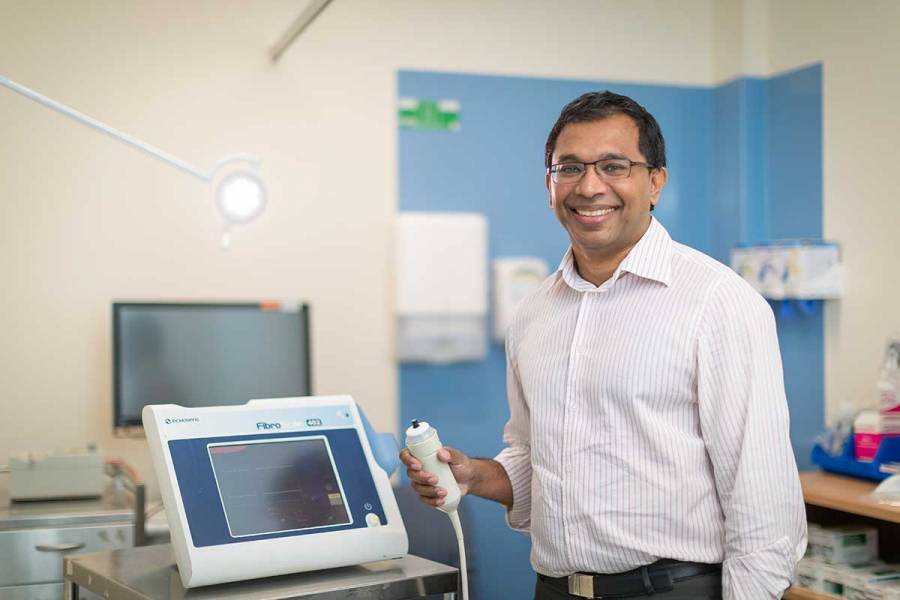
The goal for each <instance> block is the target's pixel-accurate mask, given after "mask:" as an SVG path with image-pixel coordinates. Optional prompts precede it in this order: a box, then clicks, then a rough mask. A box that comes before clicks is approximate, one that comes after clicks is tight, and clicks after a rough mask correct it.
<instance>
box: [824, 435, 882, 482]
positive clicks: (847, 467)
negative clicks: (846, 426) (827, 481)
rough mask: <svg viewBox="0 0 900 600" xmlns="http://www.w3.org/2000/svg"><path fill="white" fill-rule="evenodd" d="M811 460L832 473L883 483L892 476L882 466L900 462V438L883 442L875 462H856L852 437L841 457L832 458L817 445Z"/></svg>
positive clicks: (848, 440)
mask: <svg viewBox="0 0 900 600" xmlns="http://www.w3.org/2000/svg"><path fill="white" fill-rule="evenodd" d="M810 460H812V462H813V463H814V464H817V465H819V466H820V467H822V469H824V470H825V471H830V472H831V473H840V474H841V475H849V476H850V477H859V478H861V479H870V480H872V481H883V480H885V479H887V478H888V477H890V476H891V474H890V473H883V472H882V471H881V468H880V467H881V465H882V464H885V463H889V462H900V437H894V438H887V439H885V440H882V442H881V446H879V447H878V453H877V454H876V455H875V460H873V461H872V462H860V461H858V460H856V449H855V447H854V445H853V436H852V435H851V436H850V437H848V438H847V441H846V442H844V451H843V452H842V453H841V455H840V456H831V455H830V454H828V453H827V452H825V451H824V450H823V449H822V448H821V447H820V446H819V445H818V444H816V445H815V446H813V449H812V455H811V456H810Z"/></svg>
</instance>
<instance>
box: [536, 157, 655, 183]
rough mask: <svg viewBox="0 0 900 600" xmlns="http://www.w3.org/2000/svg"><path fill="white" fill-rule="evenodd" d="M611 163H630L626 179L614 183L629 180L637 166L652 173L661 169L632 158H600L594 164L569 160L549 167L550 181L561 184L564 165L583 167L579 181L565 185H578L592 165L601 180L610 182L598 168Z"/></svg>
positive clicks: (617, 179) (620, 178)
mask: <svg viewBox="0 0 900 600" xmlns="http://www.w3.org/2000/svg"><path fill="white" fill-rule="evenodd" d="M610 161H619V162H623V163H624V162H627V163H628V173H626V174H625V176H624V177H619V178H616V179H613V180H612V181H619V180H622V179H628V178H629V177H631V169H632V167H634V166H635V165H637V166H639V167H647V170H648V171H652V170H654V169H658V168H659V167H657V166H656V165H651V164H650V163H646V162H639V161H636V160H631V159H630V158H599V159H597V160H595V161H594V162H578V161H575V160H567V161H565V162H560V163H556V164H553V165H550V166H549V167H547V175H549V176H550V179H551V180H552V181H553V183H557V184H558V183H559V167H560V166H562V165H582V166H583V167H584V171H582V172H581V176H580V177H579V178H578V179H573V180H572V181H567V182H565V183H576V182H578V181H581V180H582V178H583V177H584V174H585V173H587V168H588V165H591V166H593V167H594V172H595V173H597V176H598V177H599V178H600V179H602V180H603V181H609V180H608V179H606V177H605V176H604V175H603V172H602V171H601V170H600V169H599V168H597V165H598V164H600V163H602V162H610Z"/></svg>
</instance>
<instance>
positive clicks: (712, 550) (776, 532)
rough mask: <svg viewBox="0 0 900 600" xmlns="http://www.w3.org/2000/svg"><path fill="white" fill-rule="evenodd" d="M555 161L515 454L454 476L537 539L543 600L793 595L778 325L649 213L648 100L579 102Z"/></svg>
mask: <svg viewBox="0 0 900 600" xmlns="http://www.w3.org/2000/svg"><path fill="white" fill-rule="evenodd" d="M545 162H546V167H547V176H546V185H547V190H548V192H549V194H550V207H551V209H552V210H553V211H554V212H555V214H556V217H557V219H559V221H560V223H562V225H563V227H565V229H566V231H567V232H568V233H569V237H570V239H571V247H570V249H569V251H568V252H567V253H566V255H565V257H564V258H563V261H562V263H561V264H560V267H559V270H558V271H557V272H556V273H554V274H553V275H551V276H550V277H549V278H548V279H547V280H545V281H544V283H543V284H542V286H541V287H540V289H539V290H537V291H536V292H535V293H533V294H532V295H530V296H529V297H528V298H526V299H525V300H524V301H523V302H522V304H521V306H520V308H519V310H518V312H517V314H516V317H515V319H514V322H513V324H512V326H511V328H510V330H509V333H508V336H507V364H508V391H509V405H510V419H509V422H508V423H507V425H506V428H505V431H504V436H503V439H504V442H505V443H506V448H505V449H504V450H503V451H502V452H501V453H500V454H499V455H498V456H497V457H496V458H495V459H494V460H489V459H472V458H468V457H467V456H465V455H464V454H462V453H461V452H459V451H457V450H453V449H450V448H444V449H442V450H441V451H440V452H439V456H440V457H441V460H443V461H445V462H448V463H450V466H451V469H452V471H453V473H454V476H455V477H456V479H457V481H458V482H459V484H460V489H461V491H462V492H463V493H470V494H475V495H478V496H482V497H485V498H489V499H492V500H495V501H497V502H500V503H502V504H504V505H505V506H506V508H507V519H508V522H509V524H510V526H511V527H513V528H515V529H519V530H522V531H526V532H530V534H531V538H532V552H531V562H532V565H533V567H534V569H535V571H536V572H537V573H538V581H537V584H536V589H535V598H536V599H537V600H546V599H568V598H585V597H586V598H592V597H598V598H599V597H603V598H615V597H639V596H653V597H654V598H660V599H673V598H726V599H745V598H746V599H749V600H759V599H764V598H779V597H781V594H782V592H783V591H784V590H785V589H786V588H788V587H789V586H790V583H791V580H792V578H793V575H794V572H795V568H796V564H797V562H798V561H799V559H800V557H801V556H802V555H803V552H804V550H805V547H806V520H805V511H804V506H803V499H802V495H801V491H800V485H799V479H798V477H797V467H796V464H795V462H794V458H793V453H792V451H791V445H790V440H789V436H788V412H787V405H786V401H785V395H784V385H783V380H782V371H781V358H780V352H779V349H778V340H777V337H776V332H775V322H774V318H773V315H772V311H771V310H770V308H769V306H768V304H766V302H765V300H763V299H762V298H761V297H760V296H759V295H758V294H757V293H756V292H754V291H753V289H752V288H751V287H750V286H749V285H748V284H746V283H745V282H744V281H743V280H742V279H741V278H740V277H738V276H737V275H736V274H735V273H734V272H732V271H731V270H730V269H729V268H727V267H725V266H724V265H722V264H720V263H718V262H716V261H714V260H712V259H711V258H709V257H707V256H705V255H703V254H701V253H700V252H698V251H696V250H693V249H691V248H688V247H686V246H683V245H681V244H678V243H676V242H674V241H672V239H671V238H670V237H669V235H668V233H667V232H666V230H665V228H663V226H662V225H661V224H660V223H659V222H658V221H656V220H655V219H654V218H653V217H652V216H651V214H650V212H651V211H652V210H653V208H654V206H655V205H656V203H657V202H658V201H659V198H660V192H661V191H662V189H663V186H665V184H666V180H667V177H668V172H667V170H666V157H665V145H664V141H663V137H662V133H661V132H660V129H659V125H658V124H657V122H656V120H655V119H654V118H653V116H652V115H650V114H649V113H648V112H647V111H646V110H645V109H644V108H643V107H641V106H640V105H638V104H637V103H636V102H634V101H633V100H632V99H630V98H627V97H625V96H620V95H617V94H613V93H610V92H603V93H589V94H585V95H583V96H581V97H579V98H577V99H575V100H574V101H572V102H571V103H569V104H568V105H567V106H566V107H565V108H563V110H562V113H561V114H560V117H559V119H558V120H557V122H556V124H555V125H554V127H553V129H552V130H551V132H550V135H549V137H548V139H547V146H546V152H545ZM401 458H402V460H403V461H404V463H405V464H406V465H407V466H408V474H409V477H410V479H411V480H412V487H413V488H414V489H415V490H416V492H417V493H418V494H419V496H420V498H421V499H422V500H423V501H424V502H426V503H427V504H431V505H433V506H440V505H441V503H442V497H443V496H444V495H445V491H444V490H443V489H441V488H438V487H436V486H435V485H434V483H435V482H436V478H435V477H434V476H433V475H432V474H430V473H427V472H424V471H423V470H422V468H421V464H420V463H419V462H418V461H417V460H415V459H414V458H412V457H411V456H410V455H409V454H408V452H407V451H404V452H403V453H402V455H401Z"/></svg>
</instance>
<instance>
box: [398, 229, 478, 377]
mask: <svg viewBox="0 0 900 600" xmlns="http://www.w3.org/2000/svg"><path fill="white" fill-rule="evenodd" d="M487 232H488V227H487V219H485V217H484V215H481V214H478V213H432V212H405V213H399V214H398V216H397V228H396V247H395V264H396V278H397V279H396V281H397V289H396V292H397V295H396V301H397V304H396V306H397V359H398V360H400V361H404V362H426V363H448V362H458V361H472V360H481V359H483V358H484V357H485V355H486V354H487V332H486V323H485V320H486V317H487V304H488V300H487V297H488V295H487V255H488V251H487V250H488V243H487Z"/></svg>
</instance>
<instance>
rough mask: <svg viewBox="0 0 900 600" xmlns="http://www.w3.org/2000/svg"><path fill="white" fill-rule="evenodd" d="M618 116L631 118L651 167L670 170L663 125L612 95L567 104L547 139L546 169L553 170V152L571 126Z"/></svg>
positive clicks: (583, 97) (623, 98)
mask: <svg viewBox="0 0 900 600" xmlns="http://www.w3.org/2000/svg"><path fill="white" fill-rule="evenodd" d="M616 114H623V115H628V116H629V117H631V118H632V119H633V120H634V122H635V124H637V127H638V149H639V150H640V151H641V154H643V155H644V158H645V159H646V161H647V163H648V164H650V165H651V166H653V167H654V168H658V167H665V166H666V142H665V140H663V135H662V131H660V129H659V123H657V122H656V119H654V118H653V115H651V114H650V113H649V112H647V109H645V108H644V107H643V106H641V105H640V104H638V103H637V102H635V101H634V100H632V99H631V98H629V97H628V96H622V95H620V94H614V93H613V92H610V91H605V92H588V93H587V94H582V95H581V96H578V97H577V98H575V99H574V100H572V101H571V102H569V103H568V104H566V105H565V106H564V107H563V109H562V112H560V113H559V118H558V119H557V120H556V124H555V125H553V129H551V130H550V135H549V136H547V146H546V147H545V149H544V165H545V166H546V167H548V168H549V167H550V163H551V160H552V157H553V150H554V149H555V148H556V138H558V137H559V133H560V132H561V131H562V130H563V127H565V126H566V125H568V124H569V123H584V122H587V121H596V120H597V119H605V118H606V117H610V116H612V115H616Z"/></svg>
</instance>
